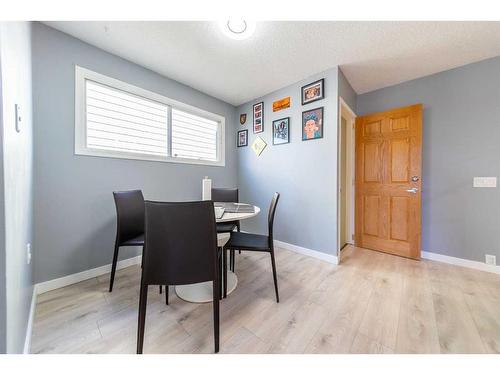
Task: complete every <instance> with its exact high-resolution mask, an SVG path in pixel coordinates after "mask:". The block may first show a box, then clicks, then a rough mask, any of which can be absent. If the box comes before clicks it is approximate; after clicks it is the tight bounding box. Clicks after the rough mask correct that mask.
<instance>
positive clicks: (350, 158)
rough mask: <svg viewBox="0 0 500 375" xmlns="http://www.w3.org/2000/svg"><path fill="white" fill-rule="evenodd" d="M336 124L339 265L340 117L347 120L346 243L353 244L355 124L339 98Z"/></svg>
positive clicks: (338, 251)
mask: <svg viewBox="0 0 500 375" xmlns="http://www.w3.org/2000/svg"><path fill="white" fill-rule="evenodd" d="M338 115H339V116H338V122H337V259H338V261H339V263H340V261H341V259H340V258H341V257H340V224H341V220H344V218H342V217H340V204H339V202H340V182H341V178H340V177H341V176H340V171H341V168H340V162H341V149H340V148H341V144H342V139H341V136H342V132H341V121H342V115H344V116H343V117H344V118H345V119H346V120H347V128H346V138H347V139H346V145H347V151H346V155H347V168H346V174H347V176H346V180H347V192H346V197H347V202H346V204H347V207H346V211H347V217H348V220H347V238H348V243H351V244H354V193H355V192H354V177H355V175H354V168H355V164H354V157H355V154H354V152H355V149H354V148H355V131H354V130H355V129H354V126H355V124H356V113H354V111H353V110H352V109H351V108H350V107H349V105H347V103H346V102H345V101H344V99H342V97H340V96H339V104H338Z"/></svg>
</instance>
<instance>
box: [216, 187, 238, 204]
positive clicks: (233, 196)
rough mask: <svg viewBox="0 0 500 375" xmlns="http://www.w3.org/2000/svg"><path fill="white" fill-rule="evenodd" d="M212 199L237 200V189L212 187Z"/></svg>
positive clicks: (220, 200)
mask: <svg viewBox="0 0 500 375" xmlns="http://www.w3.org/2000/svg"><path fill="white" fill-rule="evenodd" d="M212 201H214V202H233V203H237V202H239V198H238V189H236V188H235V189H223V188H212Z"/></svg>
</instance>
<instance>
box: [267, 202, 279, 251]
mask: <svg viewBox="0 0 500 375" xmlns="http://www.w3.org/2000/svg"><path fill="white" fill-rule="evenodd" d="M279 199H280V193H274V195H273V199H272V201H271V205H270V206H269V214H268V215H267V224H268V231H269V240H270V241H271V242H272V241H273V226H274V214H275V213H276V206H277V205H278V200H279Z"/></svg>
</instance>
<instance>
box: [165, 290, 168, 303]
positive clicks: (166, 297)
mask: <svg viewBox="0 0 500 375" xmlns="http://www.w3.org/2000/svg"><path fill="white" fill-rule="evenodd" d="M165 304H167V305H168V285H165Z"/></svg>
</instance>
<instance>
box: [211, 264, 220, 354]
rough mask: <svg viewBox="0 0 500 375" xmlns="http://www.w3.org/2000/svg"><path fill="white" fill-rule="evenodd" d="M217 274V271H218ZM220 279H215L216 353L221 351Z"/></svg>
mask: <svg viewBox="0 0 500 375" xmlns="http://www.w3.org/2000/svg"><path fill="white" fill-rule="evenodd" d="M216 275H217V273H216ZM218 284H219V281H218V280H217V277H215V280H214V281H213V304H214V343H215V353H218V352H219V331H220V327H219V299H220V295H219V290H220V289H219V285H218Z"/></svg>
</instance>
